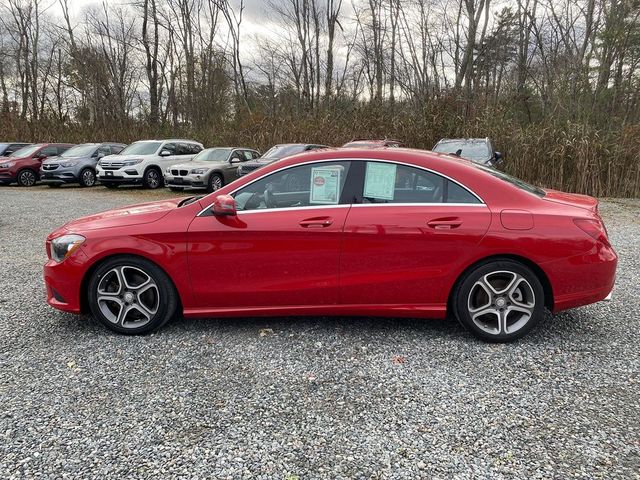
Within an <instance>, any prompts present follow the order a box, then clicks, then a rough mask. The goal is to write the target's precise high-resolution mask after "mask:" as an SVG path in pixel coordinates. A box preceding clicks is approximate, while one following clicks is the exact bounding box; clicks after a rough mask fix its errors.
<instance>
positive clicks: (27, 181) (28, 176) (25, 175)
mask: <svg viewBox="0 0 640 480" xmlns="http://www.w3.org/2000/svg"><path fill="white" fill-rule="evenodd" d="M37 180H38V177H37V176H36V173H35V172H34V171H33V170H30V169H28V168H25V169H24V170H20V171H19V172H18V185H20V186H21V187H33V186H34V185H35V184H36V181H37Z"/></svg>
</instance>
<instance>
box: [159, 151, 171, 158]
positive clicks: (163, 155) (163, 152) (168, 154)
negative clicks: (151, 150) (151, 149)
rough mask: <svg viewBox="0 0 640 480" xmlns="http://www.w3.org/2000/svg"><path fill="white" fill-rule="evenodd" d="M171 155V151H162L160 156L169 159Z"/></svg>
mask: <svg viewBox="0 0 640 480" xmlns="http://www.w3.org/2000/svg"><path fill="white" fill-rule="evenodd" d="M170 155H171V152H170V151H169V150H162V151H160V156H161V157H168V156H170Z"/></svg>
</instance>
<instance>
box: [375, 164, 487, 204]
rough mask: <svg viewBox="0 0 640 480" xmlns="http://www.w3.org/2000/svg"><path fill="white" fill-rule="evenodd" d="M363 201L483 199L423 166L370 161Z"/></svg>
mask: <svg viewBox="0 0 640 480" xmlns="http://www.w3.org/2000/svg"><path fill="white" fill-rule="evenodd" d="M363 203H480V201H479V200H478V199H477V198H476V197H475V196H474V195H473V194H472V193H471V192H469V191H468V190H467V189H465V188H464V187H461V186H460V185H458V184H457V183H455V182H452V181H451V180H448V179H446V178H445V177H443V176H441V175H438V174H437V173H433V172H429V171H427V170H423V169H421V168H415V167H410V166H407V165H399V164H395V163H388V162H367V165H366V169H365V178H364V189H363Z"/></svg>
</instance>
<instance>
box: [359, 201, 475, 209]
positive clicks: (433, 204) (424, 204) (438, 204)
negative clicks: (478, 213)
mask: <svg viewBox="0 0 640 480" xmlns="http://www.w3.org/2000/svg"><path fill="white" fill-rule="evenodd" d="M351 206H352V207H485V208H487V204H486V203H454V202H451V203H444V202H422V203H354V204H352V205H351Z"/></svg>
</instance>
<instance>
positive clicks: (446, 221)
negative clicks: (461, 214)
mask: <svg viewBox="0 0 640 480" xmlns="http://www.w3.org/2000/svg"><path fill="white" fill-rule="evenodd" d="M427 225H428V226H429V227H431V228H434V229H436V230H453V229H454V228H458V227H459V226H460V225H462V220H461V219H460V218H458V217H444V218H436V219H433V220H430V221H428V222H427Z"/></svg>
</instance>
